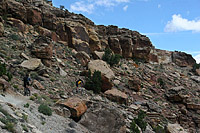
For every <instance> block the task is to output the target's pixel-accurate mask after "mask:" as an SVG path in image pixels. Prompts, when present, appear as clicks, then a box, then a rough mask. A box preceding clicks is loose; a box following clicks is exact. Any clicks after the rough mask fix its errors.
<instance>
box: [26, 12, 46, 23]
mask: <svg viewBox="0 0 200 133" xmlns="http://www.w3.org/2000/svg"><path fill="white" fill-rule="evenodd" d="M27 21H28V23H30V24H31V25H41V24H42V12H41V10H40V9H38V8H27Z"/></svg>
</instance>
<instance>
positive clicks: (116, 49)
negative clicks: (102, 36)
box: [108, 37, 122, 55]
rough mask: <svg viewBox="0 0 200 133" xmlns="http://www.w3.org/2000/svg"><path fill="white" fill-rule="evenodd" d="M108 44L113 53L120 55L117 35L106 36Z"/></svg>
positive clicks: (120, 50) (120, 49)
mask: <svg viewBox="0 0 200 133" xmlns="http://www.w3.org/2000/svg"><path fill="white" fill-rule="evenodd" d="M108 44H109V46H110V49H111V50H112V51H113V52H114V53H115V54H120V55H122V48H121V45H120V43H119V39H118V38H117V37H109V38H108Z"/></svg>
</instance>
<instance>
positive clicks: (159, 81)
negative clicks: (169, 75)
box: [157, 78, 165, 88]
mask: <svg viewBox="0 0 200 133" xmlns="http://www.w3.org/2000/svg"><path fill="white" fill-rule="evenodd" d="M157 82H158V83H159V84H160V86H161V87H162V88H164V87H165V82H164V81H163V79H162V78H158V80H157Z"/></svg>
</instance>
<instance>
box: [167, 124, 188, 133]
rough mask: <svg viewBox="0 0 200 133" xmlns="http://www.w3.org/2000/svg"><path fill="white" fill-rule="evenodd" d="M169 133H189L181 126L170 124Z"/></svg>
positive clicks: (168, 126)
mask: <svg viewBox="0 0 200 133" xmlns="http://www.w3.org/2000/svg"><path fill="white" fill-rule="evenodd" d="M167 133H187V132H186V131H185V130H184V128H183V127H181V126H180V125H179V124H170V123H168V125H167Z"/></svg>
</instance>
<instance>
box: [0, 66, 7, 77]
mask: <svg viewBox="0 0 200 133" xmlns="http://www.w3.org/2000/svg"><path fill="white" fill-rule="evenodd" d="M3 75H6V64H5V63H4V64H2V63H0V76H3Z"/></svg>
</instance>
